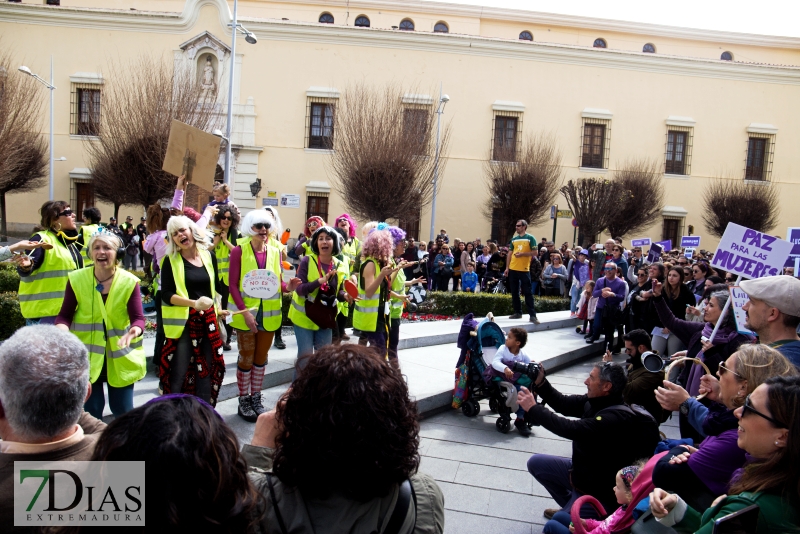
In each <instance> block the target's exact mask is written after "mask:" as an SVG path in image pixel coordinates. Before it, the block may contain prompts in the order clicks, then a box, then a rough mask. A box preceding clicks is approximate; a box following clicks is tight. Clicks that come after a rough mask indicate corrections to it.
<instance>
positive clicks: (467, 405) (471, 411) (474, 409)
mask: <svg viewBox="0 0 800 534" xmlns="http://www.w3.org/2000/svg"><path fill="white" fill-rule="evenodd" d="M461 411H462V412H463V413H464V415H466V416H467V417H475V416H476V415H478V414H479V413H480V411H481V405H480V404H479V403H478V401H476V400H475V399H468V400H466V401H465V402H464V404H462V405H461Z"/></svg>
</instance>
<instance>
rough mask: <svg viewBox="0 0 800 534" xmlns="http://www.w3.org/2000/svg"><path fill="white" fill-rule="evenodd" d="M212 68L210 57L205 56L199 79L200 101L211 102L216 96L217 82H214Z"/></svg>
mask: <svg viewBox="0 0 800 534" xmlns="http://www.w3.org/2000/svg"><path fill="white" fill-rule="evenodd" d="M215 79H216V78H215V76H214V67H213V65H211V56H210V55H207V56H206V66H205V67H203V76H202V78H200V89H201V91H202V93H201V95H200V98H201V99H202V100H213V99H214V97H215V96H216V94H217V82H216V81H215Z"/></svg>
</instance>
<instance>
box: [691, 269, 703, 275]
mask: <svg viewBox="0 0 800 534" xmlns="http://www.w3.org/2000/svg"><path fill="white" fill-rule="evenodd" d="M692 272H693V273H694V274H697V273H702V272H703V271H701V270H700V269H692Z"/></svg>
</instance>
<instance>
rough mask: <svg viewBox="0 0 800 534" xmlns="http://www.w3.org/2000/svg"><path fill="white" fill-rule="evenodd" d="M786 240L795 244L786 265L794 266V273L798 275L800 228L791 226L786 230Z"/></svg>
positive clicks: (799, 265) (799, 270)
mask: <svg viewBox="0 0 800 534" xmlns="http://www.w3.org/2000/svg"><path fill="white" fill-rule="evenodd" d="M786 240H787V241H789V242H790V243H791V244H792V245H794V246H793V247H792V253H791V254H789V258H788V259H787V260H786V264H785V265H784V267H794V275H795V276H798V273H800V228H793V227H789V230H788V231H787V232H786Z"/></svg>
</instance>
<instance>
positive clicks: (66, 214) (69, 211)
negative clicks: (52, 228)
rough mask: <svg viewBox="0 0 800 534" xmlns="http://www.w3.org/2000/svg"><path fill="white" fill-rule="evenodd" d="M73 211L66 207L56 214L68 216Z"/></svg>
mask: <svg viewBox="0 0 800 534" xmlns="http://www.w3.org/2000/svg"><path fill="white" fill-rule="evenodd" d="M73 213H75V212H74V211H72V210H71V209H70V208H67V209H65V210H64V211H62V212H61V213H59V214H58V216H59V217H69V216H70V215H72V214H73Z"/></svg>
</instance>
